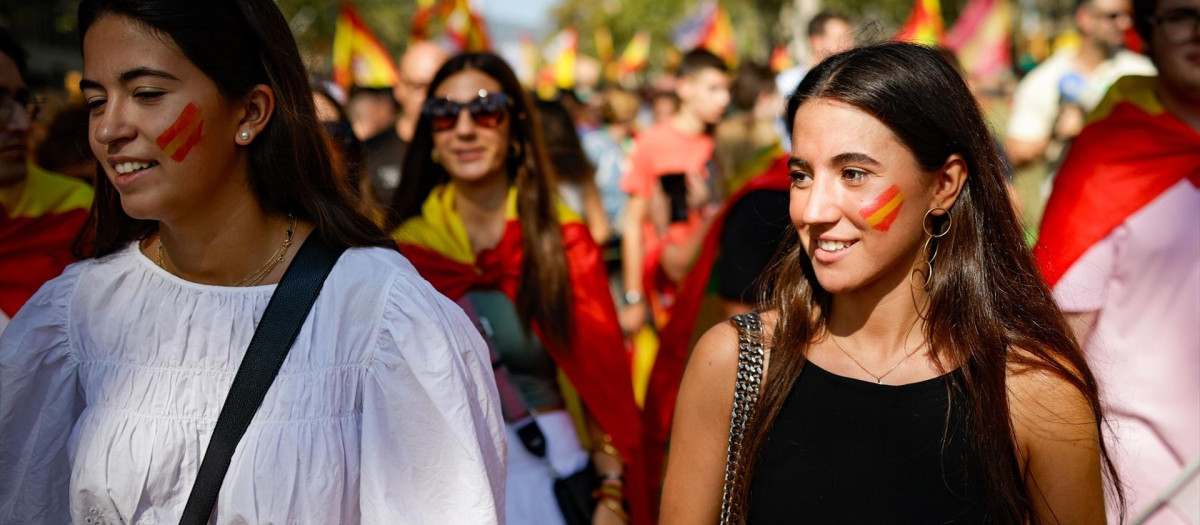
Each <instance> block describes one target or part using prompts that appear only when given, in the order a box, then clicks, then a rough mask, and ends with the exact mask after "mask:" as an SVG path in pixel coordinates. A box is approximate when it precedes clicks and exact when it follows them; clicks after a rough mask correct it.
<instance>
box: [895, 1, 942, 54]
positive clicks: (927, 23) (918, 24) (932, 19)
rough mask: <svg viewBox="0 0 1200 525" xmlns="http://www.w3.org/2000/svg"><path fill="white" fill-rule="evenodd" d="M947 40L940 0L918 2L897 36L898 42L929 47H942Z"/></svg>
mask: <svg viewBox="0 0 1200 525" xmlns="http://www.w3.org/2000/svg"><path fill="white" fill-rule="evenodd" d="M945 39H946V26H945V24H943V23H942V5H941V3H940V2H939V1H938V0H916V3H915V4H914V5H913V10H912V14H911V15H909V16H908V21H907V22H905V23H904V27H902V28H900V33H899V34H897V35H896V40H901V41H905V42H913V43H916V44H924V45H927V46H936V45H940V44H941V43H942V41H944V40H945Z"/></svg>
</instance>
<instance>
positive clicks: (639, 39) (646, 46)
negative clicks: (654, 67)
mask: <svg viewBox="0 0 1200 525" xmlns="http://www.w3.org/2000/svg"><path fill="white" fill-rule="evenodd" d="M649 57H650V33H649V32H648V31H645V30H642V31H638V32H636V33H634V34H633V38H631V39H629V43H628V44H625V50H624V51H622V52H621V57H620V58H618V59H617V77H618V78H621V79H626V78H629V77H630V76H632V75H633V74H634V73H637V72H638V71H641V70H642V69H643V68H645V67H646V61H647V59H648V58H649Z"/></svg>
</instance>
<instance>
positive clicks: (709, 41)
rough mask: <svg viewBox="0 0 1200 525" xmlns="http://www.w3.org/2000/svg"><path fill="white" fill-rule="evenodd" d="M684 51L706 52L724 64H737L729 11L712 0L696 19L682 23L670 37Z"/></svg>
mask: <svg viewBox="0 0 1200 525" xmlns="http://www.w3.org/2000/svg"><path fill="white" fill-rule="evenodd" d="M672 37H673V40H674V41H675V47H678V48H679V49H681V50H683V51H691V50H693V49H707V50H709V51H711V52H712V53H713V54H714V55H717V56H719V57H721V58H723V59H725V61H726V62H727V63H730V64H733V63H735V62H737V39H736V37H735V35H734V33H733V22H732V20H730V18H729V12H728V11H726V10H725V8H724V7H721V5H720V4H718V3H716V2H715V1H711V0H710V1H708V2H705V3H704V4H702V5H701V6H700V11H699V12H697V13H696V15H695V16H693V17H691V18H688V19H686V20H684V21H683V23H682V24H680V25H679V26H678V27H677V28H675V31H674V33H673V34H672Z"/></svg>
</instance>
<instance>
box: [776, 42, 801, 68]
mask: <svg viewBox="0 0 1200 525" xmlns="http://www.w3.org/2000/svg"><path fill="white" fill-rule="evenodd" d="M795 66H796V61H795V60H792V55H791V54H789V53H788V50H787V46H785V45H783V44H780V45H777V46H775V50H774V51H772V52H771V71H774V72H775V73H782V72H784V71H787V70H789V69H791V68H793V67H795Z"/></svg>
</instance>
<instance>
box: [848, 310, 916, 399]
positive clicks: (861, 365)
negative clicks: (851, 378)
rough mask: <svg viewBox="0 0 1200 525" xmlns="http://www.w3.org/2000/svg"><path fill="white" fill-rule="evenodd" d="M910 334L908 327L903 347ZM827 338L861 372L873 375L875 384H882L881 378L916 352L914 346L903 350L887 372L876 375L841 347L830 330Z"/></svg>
mask: <svg viewBox="0 0 1200 525" xmlns="http://www.w3.org/2000/svg"><path fill="white" fill-rule="evenodd" d="M913 326H916V325H915V324H914V325H913ZM910 335H912V328H909V329H908V334H907V335H905V336H904V348H906V349H907V348H908V337H909V336H910ZM829 340H830V341H833V345H834V346H836V347H837V349H838V350H841V351H842V353H843V354H846V357H849V358H850V360H851V361H853V362H854V364H856V365H858V367H859V368H861V369H862V371H863V372H866V373H867V375H869V376H871V377H874V378H875V384H877V385H882V384H883V378H885V377H887V376H888V375H889V374H891V373H892V372H895V371H896V369H897V368H900V365H902V364H904V362H905V361H908V358H910V357H912V356H913V355H914V354H916V353H917V349H916V348H914V349H913V351H912V352H905V353H904V358H903V359H901V360H899V361H897V362H896V364H894V365H892V367H891V368H889V369H888V371H887V372H884V373H883V375H881V376H877V375H875V374H874V373H872V372H871V371H870V370H867V367H865V366H863V364H862V363H860V362H858V360H857V359H855V358H854V356H852V355H850V352H847V351H846V349H845V348H842V345H841V343H838V342H837V338H836V337H834V336H833V333H832V332H830V333H829Z"/></svg>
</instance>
